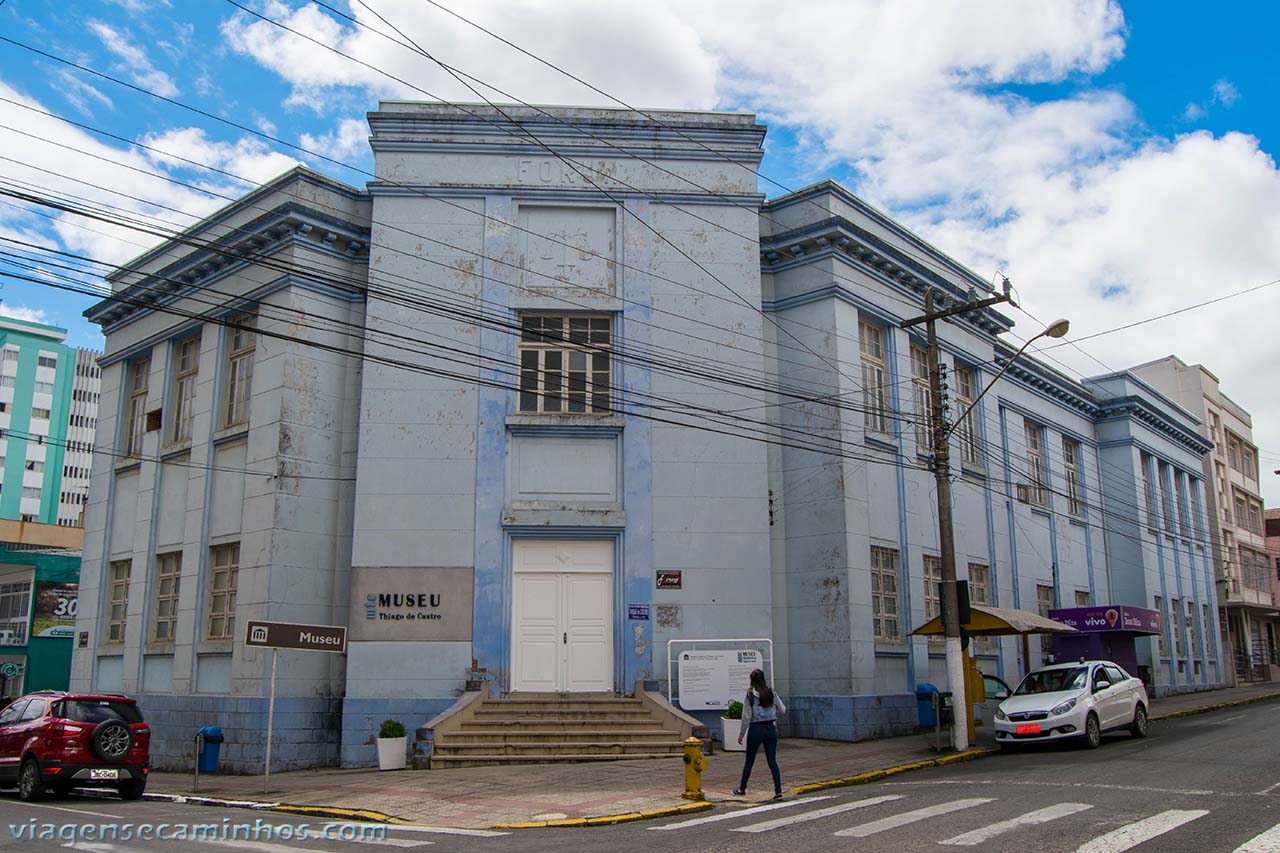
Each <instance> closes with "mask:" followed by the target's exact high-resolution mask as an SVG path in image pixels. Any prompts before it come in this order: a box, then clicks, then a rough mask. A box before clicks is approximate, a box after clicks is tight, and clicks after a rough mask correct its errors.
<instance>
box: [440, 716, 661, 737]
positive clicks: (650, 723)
mask: <svg viewBox="0 0 1280 853" xmlns="http://www.w3.org/2000/svg"><path fill="white" fill-rule="evenodd" d="M585 728H591V729H592V730H608V731H611V732H632V731H636V730H637V729H655V728H659V725H658V722H657V721H656V720H654V719H653V718H652V717H634V718H630V719H623V720H617V719H600V718H591V719H586V720H565V719H547V718H545V717H539V718H536V719H528V718H524V717H506V718H503V717H487V716H486V717H484V718H483V719H475V720H467V721H466V722H464V723H461V724H460V725H459V730H460V731H464V732H468V731H476V730H482V731H495V730H500V731H511V732H513V733H514V732H516V731H519V732H524V731H529V730H538V731H563V732H578V731H583V730H584V729H585Z"/></svg>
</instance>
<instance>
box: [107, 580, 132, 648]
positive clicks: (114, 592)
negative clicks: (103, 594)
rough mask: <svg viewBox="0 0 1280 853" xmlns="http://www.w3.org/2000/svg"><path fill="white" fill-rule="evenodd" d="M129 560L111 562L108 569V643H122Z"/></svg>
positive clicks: (126, 618) (127, 612) (127, 610)
mask: <svg viewBox="0 0 1280 853" xmlns="http://www.w3.org/2000/svg"><path fill="white" fill-rule="evenodd" d="M132 567H133V561H131V560H113V561H112V563H111V566H110V568H109V572H110V578H109V580H110V584H111V588H110V592H111V598H110V599H109V603H108V611H107V639H106V642H108V643H123V642H124V629H125V624H126V622H127V621H128V618H129V572H130V570H131V568H132Z"/></svg>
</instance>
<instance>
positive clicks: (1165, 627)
mask: <svg viewBox="0 0 1280 853" xmlns="http://www.w3.org/2000/svg"><path fill="white" fill-rule="evenodd" d="M1155 602H1156V603H1155V610H1156V612H1157V613H1159V614H1160V657H1162V658H1165V657H1168V656H1169V614H1167V613H1165V612H1164V599H1163V598H1161V597H1160V596H1158V595H1157V596H1156V597H1155Z"/></svg>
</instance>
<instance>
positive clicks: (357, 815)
mask: <svg viewBox="0 0 1280 853" xmlns="http://www.w3.org/2000/svg"><path fill="white" fill-rule="evenodd" d="M142 798H143V799H144V800H159V801H162V802H168V803H175V804H181V805H194V806H218V807H220V808H228V809H253V810H254V811H264V812H281V813H283V814H296V815H303V816H306V817H328V818H334V819H337V820H358V821H363V822H364V823H387V824H393V825H400V826H410V825H412V821H407V820H404V819H403V818H398V817H395V816H394V815H389V814H383V813H382V812H377V811H373V810H371V809H343V808H336V807H332V806H296V805H292V804H290V803H262V802H257V801H256V800H221V799H218V798H217V797H202V796H200V795H199V794H163V793H148V794H143V795H142Z"/></svg>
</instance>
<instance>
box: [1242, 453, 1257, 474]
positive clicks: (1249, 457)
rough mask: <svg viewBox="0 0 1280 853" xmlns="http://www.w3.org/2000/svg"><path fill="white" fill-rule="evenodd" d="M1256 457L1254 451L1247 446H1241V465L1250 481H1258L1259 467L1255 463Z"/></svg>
mask: <svg viewBox="0 0 1280 853" xmlns="http://www.w3.org/2000/svg"><path fill="white" fill-rule="evenodd" d="M1255 458H1256V457H1255V456H1254V455H1253V451H1252V450H1251V449H1250V448H1249V447H1248V446H1247V445H1241V449H1240V465H1241V466H1242V467H1243V468H1244V475H1245V477H1247V478H1248V479H1250V480H1256V479H1258V466H1257V463H1256V462H1254V459H1255Z"/></svg>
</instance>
